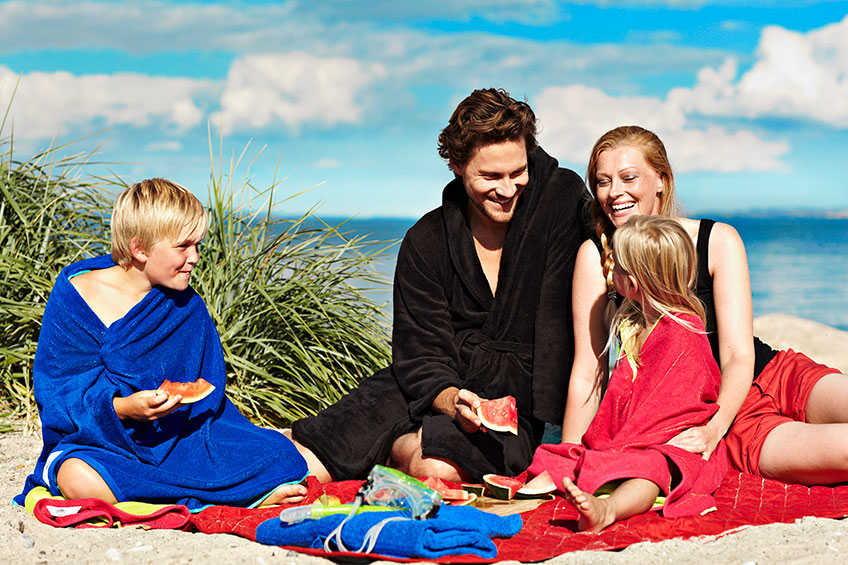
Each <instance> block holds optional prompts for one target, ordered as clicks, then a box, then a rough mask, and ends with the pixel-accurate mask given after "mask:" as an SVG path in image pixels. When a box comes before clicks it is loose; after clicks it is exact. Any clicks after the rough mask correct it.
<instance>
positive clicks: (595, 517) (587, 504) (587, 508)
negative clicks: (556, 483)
mask: <svg viewBox="0 0 848 565" xmlns="http://www.w3.org/2000/svg"><path fill="white" fill-rule="evenodd" d="M562 488H563V490H564V491H565V498H566V500H568V502H570V503H571V505H572V506H574V508H576V509H577V512H579V513H580V519H579V520H578V521H577V529H578V530H580V531H589V532H600V531H601V530H603V529H604V528H606V527H607V526H609V525H610V524H612V523H613V522H615V510H614V509H613V508H612V506H611V504H610V503H609V502H608V501H607V500H604V499H602V498H598V497H596V496H594V495H591V494H589V493H588V492H584V491H582V490H580V489H579V488H578V487H577V485H575V484H574V483H573V482H571V480H570V479H569V478H568V477H566V478H564V479H563V480H562Z"/></svg>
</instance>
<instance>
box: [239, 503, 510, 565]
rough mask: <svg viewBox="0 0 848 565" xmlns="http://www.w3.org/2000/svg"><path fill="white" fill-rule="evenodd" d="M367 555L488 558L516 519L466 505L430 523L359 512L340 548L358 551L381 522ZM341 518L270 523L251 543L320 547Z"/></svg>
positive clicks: (441, 513) (442, 511)
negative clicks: (469, 556) (373, 543)
mask: <svg viewBox="0 0 848 565" xmlns="http://www.w3.org/2000/svg"><path fill="white" fill-rule="evenodd" d="M398 517H401V518H404V519H403V520H395V521H390V522H386V523H385V525H384V526H383V528H382V529H381V530H380V533H379V535H378V537H377V542H376V545H375V546H374V548H373V549H372V550H371V552H372V553H378V554H380V555H385V556H387V557H401V558H403V557H424V558H437V557H443V556H445V555H465V554H473V555H479V556H480V557H485V558H493V557H495V556H497V554H498V549H497V547H495V544H494V542H492V539H491V538H493V537H510V536H513V535H515V534H517V533H518V532H519V531H520V530H521V525H522V521H521V516H519V515H518V514H514V515H512V516H497V515H495V514H491V513H488V512H483V511H482V510H478V509H476V508H473V507H470V506H443V507H442V508H440V509H439V512H438V514H436V516H435V517H434V518H430V519H429V520H413V519H411V518H409V513H408V512H401V511H398V512H395V511H390V512H362V513H359V514H356V515H355V516H353V517H352V518H351V519H350V520H349V521H348V522H347V523H346V524H345V525H344V527H343V529H342V543H344V545H345V546H346V547H347V548H348V550H349V551H356V550H357V549H358V548H359V547H361V546H362V544H363V541H364V539H365V536H366V534H367V532H368V530H370V529H371V527H372V526H374V525H375V524H377V523H378V522H381V521H383V520H385V519H386V518H398ZM345 518H346V516H344V515H340V514H336V515H332V516H326V517H324V518H321V519H318V520H305V521H303V522H299V523H297V524H284V523H282V522H281V521H280V519H279V518H271V519H269V520H266V521H264V522H262V523H261V524H259V526H258V527H257V528H256V541H258V542H259V543H264V544H268V545H294V546H300V547H313V548H323V547H324V540H326V539H327V537H328V536H330V535H331V534H332V532H333V530H335V529H336V528H337V527H338V525H339V524H341V522H342V520H344V519H345Z"/></svg>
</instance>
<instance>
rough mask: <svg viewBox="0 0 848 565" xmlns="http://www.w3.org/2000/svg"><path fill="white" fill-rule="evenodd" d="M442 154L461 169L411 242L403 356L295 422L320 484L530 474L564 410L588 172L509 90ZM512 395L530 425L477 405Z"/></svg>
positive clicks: (397, 343) (450, 133)
mask: <svg viewBox="0 0 848 565" xmlns="http://www.w3.org/2000/svg"><path fill="white" fill-rule="evenodd" d="M439 154H440V155H441V156H442V157H443V158H444V159H446V160H447V161H448V165H449V167H450V168H451V170H452V171H453V172H454V175H455V178H454V180H453V181H452V182H450V183H449V184H448V185H447V186H446V187H445V189H444V193H443V197H442V198H443V201H442V205H441V206H440V207H439V208H437V209H435V210H433V211H432V212H430V213H428V214H427V215H425V216H424V217H423V218H422V219H421V220H419V221H418V222H417V223H416V224H415V225H414V226H413V227H412V228H411V229H410V230H409V231H408V232H407V234H406V237H405V238H404V240H403V243H402V245H401V248H400V251H399V254H398V259H397V267H396V270H395V281H394V329H393V332H392V364H391V365H390V366H389V367H386V368H385V369H382V370H380V371H378V372H377V373H376V374H374V375H373V376H371V377H369V378H367V379H365V380H363V381H362V382H361V383H360V384H359V386H358V387H356V388H355V389H353V390H352V391H351V392H350V393H349V394H348V395H346V396H345V397H343V398H342V399H341V400H339V401H338V402H337V403H336V404H334V405H333V406H330V407H329V408H327V409H325V410H323V411H321V412H320V413H319V414H318V415H317V416H314V417H308V418H304V419H302V420H299V421H297V422H295V423H294V425H293V428H292V434H293V439H294V440H295V442H296V445H298V447H299V449H301V452H302V454H303V455H304V456H305V457H306V460H307V462H308V463H309V465H310V470H311V471H312V472H313V474H315V475H316V476H317V477H318V478H319V479H320V480H331V479H337V480H342V479H357V478H358V479H361V478H364V477H365V476H366V475H367V474H368V472H369V470H370V469H371V468H372V467H373V466H374V465H375V464H381V465H384V464H389V465H391V466H393V467H396V468H398V469H400V470H402V471H404V472H406V473H408V474H411V475H413V476H436V477H441V478H444V479H446V480H453V481H459V480H476V481H479V480H480V479H481V477H482V476H483V475H484V474H487V473H496V474H501V475H516V474H518V473H521V472H522V471H523V470H524V469H525V468H526V467H527V466H528V465H529V464H530V461H531V459H532V456H533V451H534V450H535V448H536V447H537V446H538V445H539V443H540V441H541V437H542V434H543V430H544V423H545V422H556V423H560V422H561V421H562V414H563V409H564V406H565V397H566V393H567V389H568V375H569V372H570V369H571V362H572V357H573V340H572V325H571V275H572V271H573V267H574V259H575V256H576V254H577V249H578V247H580V244H581V243H582V242H583V241H584V240H585V238H586V236H587V231H586V227H585V226H586V222H585V221H584V214H583V211H584V209H585V203H586V201H587V200H586V199H587V193H586V190H585V187H584V185H583V182H582V181H581V179H580V178H579V177H578V176H577V175H576V174H575V173H574V172H573V171H570V170H568V169H562V168H559V167H558V164H557V161H556V160H555V159H553V158H552V157H550V156H549V155H548V154H547V153H545V152H544V151H543V150H542V149H541V148H539V147H537V145H536V118H535V115H534V114H533V110H532V109H531V108H530V106H529V105H528V104H526V103H525V102H519V101H517V100H514V99H513V98H511V97H510V96H509V94H508V93H506V92H504V91H503V90H496V89H486V90H475V91H474V92H473V93H471V95H470V96H468V97H467V98H466V99H465V100H463V101H462V102H461V103H460V104H459V106H458V107H457V109H456V110H455V111H454V113H453V116H451V119H450V122H449V124H448V126H447V127H445V129H444V130H443V131H442V133H441V135H440V136H439ZM506 395H512V396H514V397H515V398H516V402H517V407H518V428H519V433H518V435H517V436H514V435H512V434H510V433H504V432H494V431H489V430H486V429H485V428H482V427H481V421H480V418H479V417H478V415H477V414H476V412H475V408H476V406H477V405H478V404H479V402H480V400H481V399H494V398H500V397H503V396H506Z"/></svg>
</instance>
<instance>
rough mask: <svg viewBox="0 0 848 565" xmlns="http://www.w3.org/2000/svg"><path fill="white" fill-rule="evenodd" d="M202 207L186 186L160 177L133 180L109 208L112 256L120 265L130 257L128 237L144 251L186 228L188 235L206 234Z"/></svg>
mask: <svg viewBox="0 0 848 565" xmlns="http://www.w3.org/2000/svg"><path fill="white" fill-rule="evenodd" d="M206 228H207V216H206V209H205V208H204V207H203V204H201V203H200V200H198V199H197V197H196V196H195V195H193V194H192V193H191V192H190V191H189V190H187V189H186V188H183V187H182V186H180V185H178V184H177V183H175V182H171V181H169V180H166V179H162V178H155V179H147V180H143V181H141V182H137V183H136V184H134V185H132V186H131V187H129V188H127V189H125V190H124V191H122V192H121V193H120V194H119V195H118V198H117V199H116V200H115V207H114V208H113V210H112V260H113V261H114V262H115V263H116V264H118V265H121V266H122V267H127V266H128V265H129V264H130V262H131V261H132V258H133V257H132V251H131V250H130V241H131V240H132V238H136V239H137V240H138V243H139V244H140V246H141V248H142V249H143V250H144V251H150V249H151V248H152V247H153V245H155V244H156V243H158V242H159V241H161V240H162V239H164V238H168V239H170V240H172V241H176V239H177V238H179V237H180V235H181V234H182V233H183V232H184V230H187V231H188V232H189V233H190V238H191V239H193V240H198V241H199V240H200V239H202V238H203V236H204V235H205V234H206Z"/></svg>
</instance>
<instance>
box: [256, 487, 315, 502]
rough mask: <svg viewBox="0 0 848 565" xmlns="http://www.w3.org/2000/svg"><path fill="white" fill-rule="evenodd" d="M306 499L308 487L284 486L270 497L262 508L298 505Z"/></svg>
mask: <svg viewBox="0 0 848 565" xmlns="http://www.w3.org/2000/svg"><path fill="white" fill-rule="evenodd" d="M304 498H306V487H305V486H304V485H301V484H297V485H282V486H280V487H279V488H277V490H275V491H274V492H272V493H271V494H269V495H268V498H266V499H265V500H263V501H262V504H260V506H273V505H274V504H297V503H298V502H302V501H303V499H304Z"/></svg>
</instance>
